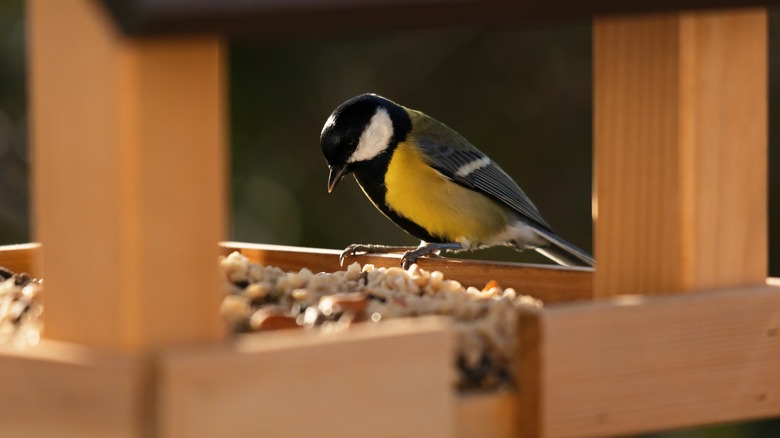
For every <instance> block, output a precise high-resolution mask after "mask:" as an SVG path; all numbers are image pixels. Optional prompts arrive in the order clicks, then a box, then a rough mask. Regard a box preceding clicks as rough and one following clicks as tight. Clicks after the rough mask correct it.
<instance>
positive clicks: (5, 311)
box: [0, 252, 542, 389]
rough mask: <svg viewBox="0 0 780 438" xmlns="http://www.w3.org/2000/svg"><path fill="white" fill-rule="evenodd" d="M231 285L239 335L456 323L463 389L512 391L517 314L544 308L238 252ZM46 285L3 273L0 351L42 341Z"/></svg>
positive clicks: (525, 300) (510, 293)
mask: <svg viewBox="0 0 780 438" xmlns="http://www.w3.org/2000/svg"><path fill="white" fill-rule="evenodd" d="M219 265H220V267H221V269H222V271H223V272H224V274H225V278H226V279H227V282H226V283H227V288H228V290H227V293H226V295H225V298H224V299H223V302H222V307H221V312H222V314H223V316H224V318H225V319H226V320H227V321H228V323H229V324H230V325H231V327H232V328H233V330H234V331H235V332H237V333H243V332H255V331H267V330H276V329H285V328H296V329H314V328H316V329H318V330H322V331H326V332H328V331H340V330H344V329H346V328H347V327H349V326H350V325H351V324H354V323H359V322H365V323H378V322H380V321H383V320H388V319H395V318H403V317H414V316H423V315H443V316H449V317H451V318H452V319H453V321H454V330H455V332H456V337H457V357H456V359H455V362H456V365H457V369H458V371H459V380H458V387H459V388H460V389H492V388H496V387H499V386H503V385H512V383H513V377H512V362H513V355H514V350H515V342H516V335H515V327H516V318H517V316H516V315H517V312H516V309H517V308H519V307H540V306H541V305H542V303H541V302H540V301H539V300H537V299H535V298H532V297H529V296H518V295H517V294H516V293H515V291H514V290H513V289H511V288H507V289H502V288H501V287H500V286H499V285H498V284H495V282H491V283H489V284H488V285H486V286H485V288H483V289H481V290H480V289H477V288H474V287H468V288H466V287H463V286H462V285H461V284H460V283H459V282H457V281H454V280H448V279H445V278H444V275H443V274H442V273H441V272H438V271H433V272H428V271H426V270H424V269H420V268H419V267H418V266H417V265H413V266H412V267H411V268H410V269H408V270H403V269H401V268H375V267H374V266H373V265H364V266H362V267H361V266H360V265H359V264H358V263H353V264H351V265H350V266H349V267H348V268H347V269H346V270H345V271H338V272H334V273H317V274H315V273H313V272H312V271H311V270H309V269H307V268H303V269H301V270H300V271H297V272H284V271H283V270H281V269H279V268H276V267H271V266H261V265H258V264H255V263H252V262H251V261H250V260H249V259H247V258H246V257H245V256H243V255H241V254H240V253H238V252H234V253H232V254H230V255H229V256H227V257H221V258H220V260H219ZM42 298H43V281H42V280H40V279H33V278H31V277H30V276H29V275H27V274H23V273H22V274H17V273H13V272H11V271H8V270H6V269H3V268H0V348H14V349H22V348H25V347H29V346H32V345H35V344H37V343H38V342H39V340H40V333H41V329H42V319H41V315H42V313H43V303H42Z"/></svg>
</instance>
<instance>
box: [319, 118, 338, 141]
mask: <svg viewBox="0 0 780 438" xmlns="http://www.w3.org/2000/svg"><path fill="white" fill-rule="evenodd" d="M334 124H336V116H335V115H333V114H331V115H330V117H328V120H326V121H325V126H323V127H322V131H320V137H322V134H324V133H325V131H326V130H327V129H328V128H330V127H331V126H333V125H334Z"/></svg>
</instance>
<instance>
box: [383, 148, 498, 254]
mask: <svg viewBox="0 0 780 438" xmlns="http://www.w3.org/2000/svg"><path fill="white" fill-rule="evenodd" d="M385 187H387V194H386V196H385V202H386V203H387V205H388V206H390V208H392V209H393V210H395V211H396V212H397V213H398V214H399V215H401V216H404V217H406V218H407V219H409V220H411V221H412V222H415V223H416V224H418V225H420V226H421V227H423V228H425V229H426V230H427V231H428V232H429V233H430V234H432V235H434V236H439V237H441V238H442V239H444V240H446V241H450V242H460V243H464V242H470V243H472V244H475V243H479V242H486V241H488V240H490V237H491V236H494V235H495V234H497V233H499V232H501V231H502V230H503V229H504V228H505V226H506V223H507V218H506V212H505V211H504V209H503V208H502V207H501V206H500V205H499V204H497V203H496V202H494V201H492V200H491V199H489V198H488V197H486V196H484V195H482V194H480V193H477V192H474V191H472V190H469V189H466V188H464V187H462V186H460V185H458V184H455V183H453V182H451V181H449V180H448V179H446V178H444V177H443V176H441V175H440V174H439V173H438V172H436V171H435V170H433V169H432V168H431V167H429V166H428V165H427V164H425V162H424V161H423V159H422V155H421V153H420V152H419V150H418V149H417V148H416V147H415V146H413V145H410V144H408V143H405V142H404V143H399V144H398V148H397V149H396V151H395V153H394V154H393V158H392V159H391V160H390V164H389V166H388V169H387V173H386V174H385Z"/></svg>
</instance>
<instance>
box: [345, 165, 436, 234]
mask: <svg viewBox="0 0 780 438" xmlns="http://www.w3.org/2000/svg"><path fill="white" fill-rule="evenodd" d="M390 156H391V154H390V153H384V154H382V155H381V156H379V157H377V158H375V159H373V160H370V161H363V162H359V163H355V164H354V165H353V172H354V174H355V178H356V179H357V181H358V184H360V186H361V187H362V188H363V190H364V191H365V192H366V194H367V195H368V197H369V198H371V201H372V202H373V203H374V205H376V206H377V208H379V210H380V211H381V212H382V214H384V215H385V216H387V218H388V219H390V220H391V221H393V222H394V223H395V224H396V225H398V226H399V227H401V229H403V230H404V231H406V232H407V233H409V234H411V235H412V236H414V237H416V238H418V239H420V240H422V241H425V242H429V243H449V242H448V241H446V240H443V239H442V238H441V237H436V236H433V235H431V234H430V233H428V231H426V230H425V228H423V227H421V226H419V225H417V224H416V223H414V222H412V221H411V220H409V219H407V218H405V217H403V216H400V215H399V214H398V213H396V212H395V210H393V209H392V208H390V207H389V206H388V205H387V204H386V203H385V195H386V193H387V189H386V188H385V185H384V177H385V173H386V172H387V167H388V166H389V165H390Z"/></svg>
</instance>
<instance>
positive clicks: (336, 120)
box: [320, 94, 411, 191]
mask: <svg viewBox="0 0 780 438" xmlns="http://www.w3.org/2000/svg"><path fill="white" fill-rule="evenodd" d="M410 129H411V121H410V119H409V115H408V114H407V112H406V110H405V109H404V108H403V107H401V106H400V105H397V104H395V103H393V102H391V101H389V100H387V99H385V98H384V97H381V96H377V95H375V94H361V95H360V96H356V97H353V98H352V99H349V100H348V101H346V102H344V103H342V104H341V105H339V107H338V108H336V110H335V111H333V113H332V114H331V115H330V117H328V120H327V121H326V122H325V126H324V127H323V128H322V133H321V134H320V147H321V148H322V155H323V156H324V157H325V161H326V162H327V163H328V167H329V168H330V176H329V178H328V191H332V190H333V188H334V187H335V186H336V184H337V183H338V182H339V181H340V180H341V178H342V177H343V176H344V175H346V174H347V173H349V172H350V171H351V170H352V166H353V165H354V164H355V163H359V162H362V161H370V160H373V159H374V158H376V157H378V156H379V155H381V154H383V153H386V152H389V151H391V150H392V148H393V147H395V145H396V144H398V142H399V141H402V140H403V139H404V138H406V135H407V133H408V132H409V130H410Z"/></svg>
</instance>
